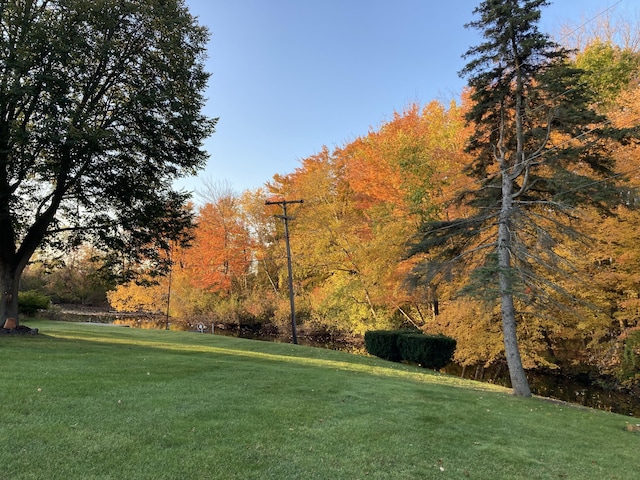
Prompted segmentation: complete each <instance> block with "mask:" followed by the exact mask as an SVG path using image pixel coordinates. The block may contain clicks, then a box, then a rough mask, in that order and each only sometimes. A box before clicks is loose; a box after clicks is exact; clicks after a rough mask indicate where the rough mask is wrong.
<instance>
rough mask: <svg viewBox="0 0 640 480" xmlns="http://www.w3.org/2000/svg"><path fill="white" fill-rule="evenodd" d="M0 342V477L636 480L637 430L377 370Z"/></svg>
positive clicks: (174, 345)
mask: <svg viewBox="0 0 640 480" xmlns="http://www.w3.org/2000/svg"><path fill="white" fill-rule="evenodd" d="M29 326H31V327H37V328H39V329H40V331H41V335H38V336H35V337H30V336H27V337H14V336H2V337H0V355H1V358H2V360H3V362H2V364H3V368H2V371H1V372H0V389H1V390H0V405H1V406H2V407H1V408H0V438H1V439H3V442H2V444H3V445H2V448H0V479H11V480H14V479H47V480H54V479H76V478H77V479H83V480H84V479H125V478H126V479H154V480H155V479H180V480H183V479H305V480H306V479H331V480H336V479H350V480H352V479H385V480H387V479H431V478H434V479H464V478H472V479H500V478H504V479H631V478H639V477H638V476H639V475H640V473H639V472H640V456H639V455H638V452H640V435H639V434H637V433H632V432H628V431H625V426H626V425H627V424H631V423H636V421H637V419H634V418H627V417H624V416H620V415H615V414H611V413H607V412H601V411H595V410H585V409H580V408H575V407H570V406H567V405H564V404H558V403H551V402H547V401H545V400H542V399H535V398H534V399H518V398H514V397H512V396H511V395H510V394H509V392H508V391H507V390H504V389H500V388H497V387H492V386H489V385H486V384H479V383H476V382H470V381H465V380H461V379H458V378H455V377H448V376H445V375H439V374H436V373H434V372H429V371H425V370H422V369H417V368H413V367H409V366H405V365H399V364H393V363H389V362H385V361H382V360H379V359H375V358H370V357H365V356H356V355H349V354H346V353H343V352H335V351H329V350H322V349H314V348H309V347H303V346H297V345H287V344H277V343H267V342H259V341H251V340H242V339H234V338H227V337H219V336H212V335H199V334H194V333H188V332H167V331H150V330H137V329H128V328H119V327H109V326H102V325H80V324H71V323H62V322H44V321H37V322H36V321H34V322H29Z"/></svg>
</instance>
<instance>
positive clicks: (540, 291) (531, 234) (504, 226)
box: [412, 0, 632, 396]
mask: <svg viewBox="0 0 640 480" xmlns="http://www.w3.org/2000/svg"><path fill="white" fill-rule="evenodd" d="M548 3H549V2H547V1H546V0H486V1H484V2H482V3H481V4H480V5H479V6H478V7H477V8H476V9H475V10H474V14H475V15H476V16H477V18H478V19H477V20H475V21H473V22H471V23H469V24H468V25H466V27H467V28H474V29H478V30H480V31H481V32H482V34H483V38H484V41H483V42H482V43H480V45H478V46H476V47H473V48H471V49H470V50H469V51H468V52H467V53H466V54H465V58H467V59H470V61H469V63H468V64H467V65H466V67H465V68H464V69H463V70H462V72H461V75H462V76H464V77H466V78H468V84H469V87H470V90H471V98H472V100H473V105H472V107H471V109H470V111H469V112H468V114H467V121H468V122H469V123H470V124H471V125H472V126H473V128H474V133H473V134H472V136H471V138H470V141H469V144H468V147H467V150H468V152H469V153H471V154H472V156H473V161H472V163H471V164H470V165H469V166H468V171H467V173H468V174H469V176H470V177H471V178H472V179H473V180H474V182H473V184H474V187H473V188H470V189H469V190H468V191H465V192H462V193H461V195H460V197H459V201H460V202H461V203H464V204H465V205H466V206H468V207H470V208H471V210H470V212H471V213H470V214H469V215H468V216H466V217H464V218H456V219H453V220H447V221H442V222H436V223H434V222H431V223H425V224H424V225H423V226H422V229H421V237H420V239H419V241H418V242H417V243H416V244H415V245H414V246H413V249H412V253H413V254H417V253H419V252H430V254H431V258H432V261H431V262H429V263H426V264H424V265H423V266H422V269H421V270H420V271H417V272H416V274H417V275H422V280H423V281H430V280H431V279H432V278H433V277H434V276H437V275H442V274H443V273H444V272H447V273H448V274H451V273H452V272H454V271H456V270H454V269H455V268H458V270H457V272H458V273H461V272H463V273H464V274H465V275H468V278H469V279H470V282H469V285H468V288H467V289H465V291H464V292H463V293H471V294H475V295H480V296H482V298H484V299H485V300H493V301H499V303H500V306H501V309H500V310H501V318H502V333H503V340H504V348H505V356H506V361H507V365H508V368H509V373H510V377H511V382H512V387H513V392H514V394H515V395H518V396H530V395H531V392H530V389H529V385H528V382H527V378H526V375H525V371H524V368H523V365H522V360H521V355H520V348H519V343H518V336H517V332H518V328H517V327H518V322H517V319H518V320H523V321H524V320H526V318H527V316H526V315H527V314H529V315H530V314H536V313H540V309H542V308H544V305H545V304H548V302H550V301H551V299H552V298H553V297H557V296H558V295H557V294H558V293H559V292H560V291H561V288H560V287H559V286H557V285H556V284H555V283H554V282H553V279H554V278H558V275H561V272H563V271H566V270H568V269H569V268H570V266H569V264H568V263H567V261H566V259H565V258H563V256H562V252H561V251H560V250H559V246H560V245H561V240H562V238H564V237H565V236H567V235H578V234H579V233H578V232H576V231H574V230H573V229H572V228H571V219H572V216H573V215H575V214H576V210H575V208H576V207H577V206H579V205H581V204H585V203H588V204H594V205H596V206H597V207H598V208H600V209H603V210H606V209H607V206H608V205H609V204H610V203H611V202H615V200H616V189H615V186H614V185H613V184H612V183H611V182H607V181H605V180H606V179H607V178H608V177H610V176H611V174H612V169H613V166H614V162H613V159H612V156H611V147H612V145H613V144H614V143H615V141H621V140H626V139H627V138H628V137H629V136H630V135H631V134H632V132H631V131H630V130H619V129H614V128H612V127H611V126H610V125H609V123H608V122H607V121H606V118H604V117H603V116H601V115H599V114H598V113H597V112H596V111H595V109H594V99H593V98H591V97H590V93H589V91H588V90H587V89H586V88H584V87H582V86H581V85H580V82H579V79H580V78H581V71H580V70H579V69H577V68H575V67H573V66H572V65H571V63H570V61H569V58H570V52H569V51H567V50H566V49H563V48H562V47H560V46H559V45H557V44H555V43H554V42H552V41H550V39H549V38H548V36H547V35H545V34H544V33H542V32H540V31H539V29H538V27H537V24H538V22H539V20H540V15H541V13H540V9H541V8H542V7H544V6H546V5H547V4H548ZM436 253H437V256H436V255H435V254H436ZM565 293H566V292H565Z"/></svg>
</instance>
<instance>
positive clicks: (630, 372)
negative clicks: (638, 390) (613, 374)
mask: <svg viewBox="0 0 640 480" xmlns="http://www.w3.org/2000/svg"><path fill="white" fill-rule="evenodd" d="M620 379H621V380H623V381H626V382H629V383H636V382H638V383H640V331H637V332H633V333H630V334H629V336H628V337H627V339H626V341H625V342H624V350H623V352H622V362H621V365H620Z"/></svg>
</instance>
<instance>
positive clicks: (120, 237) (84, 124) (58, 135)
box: [0, 0, 215, 321]
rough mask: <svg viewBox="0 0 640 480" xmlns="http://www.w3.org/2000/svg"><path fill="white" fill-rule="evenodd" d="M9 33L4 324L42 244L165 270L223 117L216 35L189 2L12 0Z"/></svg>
mask: <svg viewBox="0 0 640 480" xmlns="http://www.w3.org/2000/svg"><path fill="white" fill-rule="evenodd" d="M0 29H1V31H0V294H1V298H0V321H4V319H5V318H7V317H17V289H18V283H19V278H20V276H21V273H22V271H23V270H24V268H25V266H26V265H27V263H28V261H29V259H30V258H31V256H32V255H33V254H34V252H35V251H36V250H37V249H38V248H39V247H41V246H43V245H51V244H53V245H54V246H57V247H60V246H64V245H75V244H78V243H79V242H81V241H83V240H91V241H92V242H93V243H94V244H95V245H96V246H98V247H99V248H100V249H102V250H104V251H105V252H112V255H111V256H109V257H107V258H108V259H110V260H112V261H117V262H118V263H119V265H120V269H119V274H120V275H123V276H126V275H127V274H128V271H129V269H128V268H127V265H132V264H134V263H135V262H136V261H138V260H140V259H145V261H146V262H147V263H146V264H147V265H149V266H156V267H157V266H161V264H162V263H163V262H164V264H165V266H166V264H167V262H168V256H167V255H163V254H162V250H163V249H164V250H166V249H167V247H168V244H169V242H170V241H171V240H177V239H180V238H184V232H185V231H186V230H187V229H188V227H189V225H190V223H191V214H190V213H189V212H188V210H187V209H185V208H184V205H185V202H186V200H187V194H185V193H183V192H176V191H174V190H173V188H172V182H173V180H174V179H176V178H178V177H181V176H184V175H188V174H194V173H195V172H196V171H197V170H198V169H199V168H200V167H202V166H203V164H204V162H205V159H206V154H205V152H204V151H203V150H202V148H201V144H202V141H203V139H204V138H206V137H207V136H208V135H210V134H211V133H212V132H213V128H214V125H215V120H213V119H208V118H206V117H205V116H204V115H203V114H202V107H203V104H204V98H203V91H204V89H205V87H206V82H207V79H208V74H207V73H206V72H205V71H204V69H203V58H204V54H205V43H206V41H207V38H208V32H207V30H206V29H205V28H203V27H201V26H199V25H198V24H197V22H196V20H195V18H194V17H192V16H191V15H190V14H189V12H188V10H187V8H186V7H185V5H184V2H183V1H182V0H167V1H158V0H102V1H99V2H88V1H85V0H11V1H6V0H0ZM56 242H58V243H56ZM156 270H157V269H156ZM159 271H162V269H161V268H160V270H159Z"/></svg>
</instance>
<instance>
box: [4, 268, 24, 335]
mask: <svg viewBox="0 0 640 480" xmlns="http://www.w3.org/2000/svg"><path fill="white" fill-rule="evenodd" d="M19 280H20V276H19V275H17V274H16V269H14V268H11V267H10V266H4V265H3V266H0V325H2V326H4V324H5V322H6V320H7V318H15V320H16V325H18V324H19V319H18V285H19Z"/></svg>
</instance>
